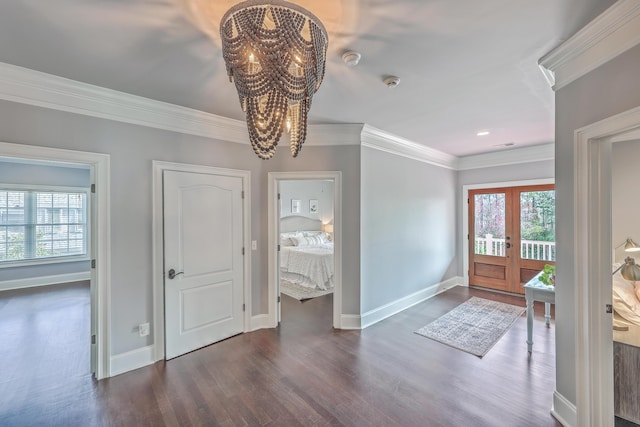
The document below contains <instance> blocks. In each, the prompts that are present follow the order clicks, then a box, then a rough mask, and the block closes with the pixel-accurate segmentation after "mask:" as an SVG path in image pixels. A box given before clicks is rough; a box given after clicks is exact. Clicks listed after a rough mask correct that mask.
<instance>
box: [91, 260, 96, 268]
mask: <svg viewBox="0 0 640 427" xmlns="http://www.w3.org/2000/svg"><path fill="white" fill-rule="evenodd" d="M91 268H96V260H95V259H92V260H91Z"/></svg>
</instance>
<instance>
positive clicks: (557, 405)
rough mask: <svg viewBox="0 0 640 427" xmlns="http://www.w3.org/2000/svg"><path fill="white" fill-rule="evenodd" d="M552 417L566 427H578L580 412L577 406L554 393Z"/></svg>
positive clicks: (556, 392)
mask: <svg viewBox="0 0 640 427" xmlns="http://www.w3.org/2000/svg"><path fill="white" fill-rule="evenodd" d="M551 415H553V417H554V418H555V419H556V420H558V421H559V422H560V424H562V425H563V426H564V427H575V426H577V425H578V411H577V409H576V405H574V404H573V403H571V402H569V400H567V398H566V397H564V396H563V395H561V394H560V393H558V391H557V390H556V391H554V392H553V408H551Z"/></svg>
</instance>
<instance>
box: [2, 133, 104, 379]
mask: <svg viewBox="0 0 640 427" xmlns="http://www.w3.org/2000/svg"><path fill="white" fill-rule="evenodd" d="M0 157H9V158H15V159H20V160H32V161H34V160H35V161H42V162H54V163H62V164H66V165H71V166H73V165H75V166H84V167H88V168H89V170H90V175H91V183H92V184H95V186H96V192H95V194H94V195H93V196H94V201H95V204H94V207H95V209H91V212H90V215H91V227H92V230H95V231H94V232H93V233H92V235H91V241H92V244H91V246H90V247H91V248H92V252H93V253H92V254H91V258H92V259H95V260H96V268H95V272H94V274H93V275H92V276H93V279H92V280H91V287H92V289H91V295H92V297H94V298H95V301H92V304H91V305H92V307H95V309H96V312H93V310H92V313H91V319H92V322H95V325H94V326H95V335H96V356H97V360H96V367H95V368H96V370H95V376H96V378H97V379H102V378H107V377H109V376H111V365H110V356H111V273H110V272H111V255H110V252H111V217H110V215H111V208H110V182H111V180H110V177H109V159H110V157H109V155H108V154H99V153H89V152H84V151H74V150H63V149H59V148H48V147H39V146H34V145H24V144H13V143H8V142H0Z"/></svg>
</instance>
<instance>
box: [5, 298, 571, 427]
mask: <svg viewBox="0 0 640 427" xmlns="http://www.w3.org/2000/svg"><path fill="white" fill-rule="evenodd" d="M63 294H64V293H63ZM474 295H475V296H480V297H483V298H490V299H496V300H500V301H504V302H508V303H512V304H517V305H524V300H523V299H522V298H518V297H512V296H507V295H501V294H493V293H490V292H486V291H481V290H475V289H468V288H462V287H458V288H454V289H452V290H449V291H447V292H445V293H443V294H441V295H439V296H437V297H435V298H432V299H430V300H428V301H425V302H423V303H421V304H418V305H416V306H414V307H412V308H410V309H409V310H406V311H404V312H402V313H400V314H397V315H395V316H393V317H391V318H389V319H387V320H384V321H382V322H380V323H378V324H376V325H373V326H371V327H369V328H367V329H365V330H363V331H338V330H333V329H332V328H331V307H332V295H327V296H325V297H321V298H316V299H313V300H310V301H306V302H304V303H300V302H298V301H296V300H293V299H291V298H288V297H286V296H283V308H282V309H283V322H282V324H281V326H280V327H279V328H278V329H276V330H273V329H267V330H260V331H256V332H252V333H247V334H243V335H239V336H237V337H234V338H231V339H228V340H226V341H223V342H220V343H218V344H215V345H212V346H209V347H207V348H205V349H202V350H199V351H195V352H192V353H189V354H187V355H184V356H182V357H179V358H176V359H173V360H171V361H169V362H158V363H156V364H154V365H152V366H148V367H145V368H142V369H138V370H136V371H133V372H129V373H126V374H123V375H120V376H117V377H114V378H110V379H107V380H103V381H100V382H96V381H94V380H92V379H91V377H90V376H89V375H88V374H87V371H88V355H86V354H84V353H86V351H85V350H83V347H84V348H87V349H88V346H86V345H84V344H86V343H84V344H77V345H76V344H73V343H71V342H69V343H68V344H65V345H60V346H58V350H57V351H59V352H60V353H59V354H51V351H55V350H49V349H44V348H43V346H42V343H39V342H36V341H40V340H44V341H47V340H49V338H48V337H53V336H54V335H55V333H56V332H55V331H58V330H62V327H63V325H62V323H61V322H63V320H61V319H59V318H57V317H56V318H54V319H59V320H45V319H44V317H41V314H34V315H32V316H31V315H28V314H25V315H24V316H23V317H21V318H18V319H16V320H14V321H10V322H9V323H8V324H7V325H5V324H3V325H1V326H0V327H1V328H2V329H0V333H1V334H2V345H1V347H0V354H1V356H0V358H1V360H0V369H1V370H2V374H1V375H0V425H2V426H5V425H61V426H62V425H64V426H75V425H82V426H87V425H117V426H145V425H149V426H151V425H153V426H158V425H172V426H178V425H225V426H241V425H250V426H252V425H269V426H289V425H301V426H324V425H346V426H394V425H400V426H509V427H513V426H559V425H560V424H559V423H557V422H556V421H555V420H554V419H553V418H552V417H551V415H549V410H550V408H551V401H552V393H553V390H554V381H555V373H554V366H555V354H554V353H555V345H554V327H553V325H552V327H551V328H546V327H545V326H544V319H543V317H542V313H543V311H544V310H543V307H542V306H541V305H540V306H537V307H536V320H535V325H534V332H535V336H534V341H535V343H534V349H533V350H534V351H533V357H531V358H529V357H527V350H526V343H525V340H526V319H525V317H522V318H520V319H518V321H517V322H516V323H515V324H514V326H513V327H512V328H511V329H510V330H509V332H507V334H506V335H505V336H504V337H503V338H502V339H501V340H500V342H498V344H497V345H496V346H495V347H494V348H493V349H492V350H491V351H490V352H489V353H488V354H487V355H486V356H485V357H484V358H482V359H480V358H478V357H475V356H472V355H470V354H467V353H464V352H462V351H459V350H455V349H453V348H450V347H447V346H445V345H443V344H440V343H437V342H435V341H432V340H430V339H427V338H424V337H422V336H419V335H416V334H414V333H413V331H415V330H416V329H418V328H420V327H422V326H424V325H425V324H427V323H429V322H430V321H432V320H434V319H436V318H437V317H439V316H441V315H442V314H445V313H446V312H447V311H449V310H450V309H452V308H453V307H455V306H456V305H458V304H460V303H461V302H463V301H465V300H466V299H468V298H469V297H471V296H474ZM11 304H12V301H11V299H9V300H8V301H7V300H5V299H4V298H1V297H0V313H1V312H2V311H4V310H6V307H8V306H10V305H11ZM80 305H81V306H82V307H83V308H82V310H86V309H87V307H86V303H82V304H80ZM63 308H64V304H61V305H60V309H63ZM82 310H81V311H82ZM45 311H49V309H48V308H45ZM54 311H55V310H54ZM67 311H71V310H67ZM2 322H3V323H4V321H2ZM28 324H31V325H34V326H35V327H36V329H35V330H36V331H38V334H37V336H30V337H27V336H22V331H24V330H25V329H24V327H25V325H28ZM40 331H42V334H40ZM82 334H84V332H82ZM5 343H9V345H6V344H5ZM13 352H17V353H18V354H19V355H20V356H19V357H17V356H15V357H14V355H12V354H11V353H13ZM79 355H81V356H79ZM7 358H8V359H7ZM54 359H64V360H62V361H63V362H65V361H68V362H69V366H66V367H60V366H64V363H63V364H62V365H57V364H55V363H54V362H53V360H54ZM7 360H10V363H9V364H7ZM35 360H42V361H43V362H42V363H40V364H38V365H36V366H37V367H36V368H35V369H34V372H30V373H29V375H27V374H25V373H21V372H22V371H26V372H28V371H29V370H30V367H31V366H32V363H33V362H32V361H35ZM81 360H85V361H86V365H85V366H84V367H83V368H78V366H79V365H82V364H83V363H85V362H81ZM36 371H37V372H36ZM54 371H55V372H54ZM57 371H60V372H57Z"/></svg>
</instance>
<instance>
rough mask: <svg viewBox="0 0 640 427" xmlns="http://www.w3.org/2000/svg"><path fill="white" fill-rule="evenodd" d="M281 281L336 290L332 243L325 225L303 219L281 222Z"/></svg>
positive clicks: (296, 218)
mask: <svg viewBox="0 0 640 427" xmlns="http://www.w3.org/2000/svg"><path fill="white" fill-rule="evenodd" d="M280 231H281V233H280V278H281V279H282V280H285V281H288V282H291V283H294V284H297V285H300V286H304V287H305V288H311V289H319V290H330V289H332V288H333V283H334V282H333V280H334V277H333V276H334V262H333V242H332V241H331V240H330V236H329V235H328V234H327V233H325V232H324V231H322V222H321V221H319V220H314V219H310V218H306V217H301V216H289V217H285V218H282V219H281V220H280Z"/></svg>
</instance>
